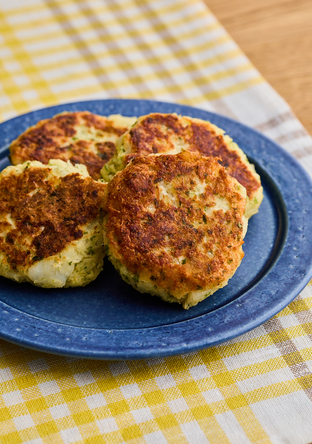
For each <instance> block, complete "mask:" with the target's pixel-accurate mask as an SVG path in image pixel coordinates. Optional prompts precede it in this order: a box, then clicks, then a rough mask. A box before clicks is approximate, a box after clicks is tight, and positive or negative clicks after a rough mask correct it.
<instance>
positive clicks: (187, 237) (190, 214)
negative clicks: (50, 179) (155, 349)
mask: <svg viewBox="0 0 312 444" xmlns="http://www.w3.org/2000/svg"><path fill="white" fill-rule="evenodd" d="M163 189H164V190H167V191H168V190H169V191H168V192H169V194H171V196H170V198H169V200H168V199H167V198H166V196H165V197H164V194H163V192H162V191H161V190H163ZM104 202H105V204H104V208H105V211H106V216H105V221H106V228H105V230H106V237H107V242H108V246H109V251H110V253H109V254H110V255H113V256H114V258H116V259H117V260H118V261H120V262H121V263H122V264H123V265H124V266H126V268H127V269H128V270H129V271H130V272H131V273H132V274H134V275H138V276H139V278H140V279H143V280H145V281H153V283H154V284H155V285H156V286H157V287H161V288H166V289H167V291H168V292H169V293H170V294H171V295H173V296H174V297H176V298H180V297H182V296H183V295H184V296H185V294H186V293H188V292H190V291H196V290H199V289H202V288H204V289H209V288H214V287H216V286H219V285H220V284H221V283H222V282H226V281H227V280H228V279H229V278H230V277H231V276H232V274H233V273H234V271H235V270H236V268H237V267H238V266H239V264H240V261H241V259H242V257H243V251H242V248H241V246H242V244H243V235H244V234H243V215H244V211H245V204H246V198H245V196H244V194H243V193H242V187H240V186H239V184H238V183H237V182H236V180H235V179H233V178H232V177H230V176H229V175H228V174H227V173H226V170H225V169H224V168H223V167H222V166H221V165H220V164H219V163H218V161H217V160H216V159H214V158H204V157H201V156H200V155H198V154H196V153H190V152H186V151H185V152H183V153H180V154H176V155H161V156H146V157H138V158H136V159H134V160H133V161H132V162H131V163H130V164H129V165H128V166H127V167H126V168H125V169H124V170H123V171H121V172H119V173H117V174H116V175H115V176H114V178H113V179H112V181H111V182H110V183H109V184H108V186H107V189H106V192H105V198H104ZM220 202H221V203H222V205H223V206H224V205H225V207H226V210H225V211H223V210H222V209H221V208H220V206H219V207H218V203H220Z"/></svg>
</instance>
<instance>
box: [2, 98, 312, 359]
mask: <svg viewBox="0 0 312 444" xmlns="http://www.w3.org/2000/svg"><path fill="white" fill-rule="evenodd" d="M121 102H122V103H123V104H125V103H126V104H130V103H132V104H133V103H134V104H136V105H137V106H140V104H141V105H142V104H144V106H145V107H146V106H149V107H156V108H173V109H174V108H175V109H176V110H175V111H174V110H173V111H167V112H178V111H177V110H180V111H179V113H180V114H183V110H184V111H185V112H186V111H187V110H188V113H184V115H192V114H193V116H194V117H195V115H196V116H199V118H204V117H201V116H205V118H206V119H207V116H209V120H211V121H212V122H213V123H214V120H217V121H222V122H224V123H225V125H223V123H222V125H223V126H221V124H220V123H218V124H217V125H218V126H221V127H222V128H223V127H224V126H225V128H224V129H226V133H227V134H229V133H231V131H229V129H228V128H232V127H234V128H235V129H236V130H238V131H241V132H242V134H243V133H244V134H246V133H247V134H251V135H253V137H254V138H256V140H259V144H260V145H261V147H262V148H263V149H267V148H268V147H269V150H268V151H267V152H266V151H265V152H264V154H263V153H262V157H261V159H259V158H256V159H255V160H257V162H258V163H259V165H260V166H261V167H262V168H263V169H264V170H265V171H266V173H267V174H268V175H269V177H270V178H271V179H272V180H273V182H274V183H275V184H276V183H278V184H279V185H281V186H282V185H284V188H283V189H282V190H281V189H280V188H279V187H278V186H277V189H278V191H279V192H280V193H281V195H282V197H283V201H284V203H285V205H286V210H287V213H288V220H287V223H288V228H287V233H286V236H285V244H284V246H283V248H282V251H281V252H280V254H279V257H278V258H277V259H276V261H275V264H274V265H273V267H272V268H271V269H269V271H268V273H267V274H266V275H265V276H264V279H265V278H267V279H268V277H267V276H268V275H271V274H272V276H271V279H272V278H273V284H275V285H273V287H274V288H273V289H270V294H271V295H272V296H273V293H274V298H275V299H274V304H273V305H272V306H266V307H265V309H264V307H263V304H261V298H259V297H258V298H257V297H256V296H257V295H256V294H255V292H256V291H259V290H260V295H263V294H264V293H263V292H264V288H262V287H263V285H264V282H263V281H264V279H262V280H261V281H260V282H258V283H257V284H256V285H255V286H254V287H252V288H251V289H249V290H247V291H246V292H245V293H243V294H242V295H241V296H239V297H238V298H237V299H235V300H233V301H231V302H229V303H227V304H225V305H224V306H222V307H220V308H218V309H217V310H215V311H212V312H209V313H206V314H202V315H200V316H198V317H196V318H191V319H187V320H184V321H179V322H176V323H174V324H169V325H160V326H157V327H145V328H138V329H131V328H130V329H111V330H108V329H96V328H85V327H75V326H71V325H67V324H60V323H56V322H54V321H49V320H45V319H43V318H39V317H36V316H34V315H31V314H28V313H26V312H23V311H20V310H18V309H17V308H14V307H12V306H10V305H7V304H6V303H4V302H2V301H0V309H1V310H0V337H1V338H2V339H5V340H7V341H9V342H13V343H15V344H18V345H21V346H24V347H28V348H32V349H35V350H39V351H44V352H48V353H54V354H58V355H65V356H72V357H81V358H89V359H114V360H115V359H119V360H120V359H144V358H155V357H167V356H173V355H177V354H183V353H188V352H194V351H197V350H200V349H203V348H208V347H212V346H216V345H219V344H221V343H224V342H226V341H228V340H231V339H234V338H236V337H239V336H241V335H242V334H244V333H247V332H248V331H250V330H252V329H254V328H256V327H258V326H259V325H261V324H263V323H264V322H265V321H267V320H268V319H270V318H272V317H273V316H274V315H276V314H277V313H279V312H280V311H281V310H282V309H283V308H285V307H286V306H287V305H288V304H289V303H290V302H291V301H292V300H293V299H294V298H295V297H296V296H297V295H298V294H299V293H300V291H301V290H302V289H303V288H304V287H305V286H306V284H307V283H308V282H309V280H310V278H311V277H312V239H311V240H310V239H309V237H308V236H306V234H307V233H308V232H309V230H311V229H312V200H311V203H309V199H304V196H303V195H305V194H306V193H307V192H309V193H311V194H312V180H311V178H310V176H309V175H308V173H307V172H306V171H305V170H304V169H303V167H302V166H301V165H300V163H299V162H298V161H297V160H296V159H295V158H294V157H293V156H292V155H291V154H289V153H288V152H287V151H286V150H284V149H283V148H282V147H280V146H279V145H278V144H276V142H274V141H272V140H271V139H269V138H268V137H266V136H264V135H263V134H261V133H260V132H258V131H257V130H255V129H253V128H251V127H248V126H247V125H245V124H242V123H240V122H238V121H236V120H234V119H231V118H228V117H225V116H222V115H220V114H218V113H214V112H212V111H207V110H204V109H200V108H196V107H191V106H189V105H183V104H178V103H171V102H161V101H155V100H145V99H121V98H108V99H98V100H81V101H73V102H69V103H64V104H57V105H53V106H50V107H45V108H41V109H37V110H34V111H31V112H28V113H25V114H22V115H19V116H16V117H13V118H12V119H9V120H7V121H5V122H2V123H1V124H0V133H1V130H2V129H3V127H5V126H8V127H9V126H10V125H14V122H15V121H19V120H23V119H27V117H31V118H33V117H35V116H36V115H39V114H42V113H44V114H50V113H51V116H52V115H54V114H55V113H56V112H55V111H54V110H60V109H63V110H65V108H74V107H77V106H78V107H79V106H86V105H87V107H92V106H94V105H95V104H96V105H98V106H100V105H102V106H103V107H104V106H105V105H106V104H107V105H109V104H112V103H114V106H116V104H117V105H118V104H119V103H121ZM71 110H72V109H69V111H71ZM190 111H191V112H190ZM58 112H60V111H58ZM160 112H165V111H160ZM53 113H54V114H53ZM109 114H112V113H111V112H110V113H109V112H107V113H105V114H103V115H109ZM194 114H195V115H194ZM124 115H125V113H124ZM128 115H131V113H129V114H128ZM43 118H46V117H43ZM37 120H38V119H37ZM39 120H41V118H39ZM260 142H261V143H260ZM238 144H239V143H238ZM6 148H7V146H3V147H2V150H4V149H6ZM272 148H273V149H272ZM2 150H1V151H2ZM1 151H0V152H1ZM247 156H248V157H249V156H251V155H250V152H249V153H248V152H247ZM251 157H254V156H251ZM278 160H279V161H282V162H283V165H282V167H283V168H284V169H285V168H286V170H287V171H288V173H289V177H285V174H283V172H282V173H281V172H280V171H278V170H277V171H276V170H274V168H275V167H276V164H278ZM272 161H274V162H272ZM272 168H273V169H272ZM268 170H269V171H270V173H269V172H268ZM295 177H296V180H298V178H300V180H301V186H300V189H299V190H298V191H297V193H296V195H294V193H293V188H291V187H290V188H289V189H287V188H285V182H286V184H289V183H290V182H289V181H290V180H291V179H293V180H294V178H295ZM295 197H296V201H294V198H295ZM299 197H300V198H301V199H299ZM300 204H303V206H300ZM299 208H300V209H301V213H302V214H305V216H304V217H305V220H304V225H303V227H302V223H303V222H302V221H301V219H300V216H302V214H301V213H300V214H299V212H298V209H299ZM302 218H303V216H302ZM300 221H301V223H299V222H300ZM294 236H295V238H294ZM300 236H301V237H300ZM304 236H305V237H304ZM299 238H301V240H303V239H305V240H304V248H303V250H302V249H300V251H298V247H296V248H297V250H296V253H298V254H300V255H301V261H298V260H297V261H295V260H294V259H295V257H296V255H294V253H292V254H293V257H292V258H293V260H294V263H296V262H297V264H296V265H295V266H294V267H295V269H296V271H297V273H298V275H296V277H295V279H293V281H292V282H288V286H289V285H290V288H291V290H289V288H288V291H287V292H286V297H285V296H284V297H283V298H281V300H279V299H278V297H277V296H278V294H279V293H281V291H282V290H281V289H280V288H276V285H277V283H276V282H275V283H274V276H275V275H277V276H279V275H278V273H279V272H280V271H281V270H284V271H286V270H287V267H286V266H285V264H284V266H283V264H282V261H285V260H286V262H287V260H288V261H289V258H290V256H291V254H290V251H288V250H289V248H293V249H294V239H295V240H296V242H298V241H299ZM300 246H302V245H300ZM302 257H304V258H305V261H303V260H302ZM307 259H308V260H307ZM299 262H300V263H299ZM287 266H288V267H289V264H288V265H287ZM277 268H278V270H277V271H276V269H277ZM299 276H300V279H299ZM275 279H276V276H275ZM269 281H270V279H269ZM271 285H272V282H271ZM285 288H286V289H287V284H286V283H284V286H283V289H284V290H285ZM0 291H1V289H0ZM261 292H262V293H261ZM266 297H267V295H266ZM251 298H252V299H251ZM238 300H239V302H238ZM251 301H252V302H254V303H255V306H254V307H253V308H252V309H251V308H250V306H248V304H249V305H250V303H251ZM262 302H263V301H262ZM238 304H239V306H240V310H238V314H239V316H238V317H237V316H236V317H235V320H236V321H237V319H239V320H240V319H241V317H242V316H241V315H242V313H243V311H244V313H245V311H246V309H247V310H249V318H250V319H249V320H246V319H245V322H244V323H242V324H241V325H239V326H237V325H234V324H233V314H235V307H236V308H238ZM233 311H234V312H233ZM221 312H222V313H221ZM236 312H237V310H236ZM251 314H254V315H255V319H253V318H252V317H251ZM8 319H9V320H10V321H11V323H12V320H13V325H17V324H18V325H19V326H22V328H17V329H15V328H11V329H10V328H6V327H5V326H6V325H7V324H10V323H9V322H6V321H7V320H8ZM231 319H232V320H231ZM2 321H3V322H2ZM14 322H15V323H16V324H14ZM209 322H210V323H212V324H213V325H215V324H216V323H218V325H219V328H218V329H217V330H215V329H214V328H212V329H211V327H209ZM236 323H237V322H236ZM11 325H12V324H11ZM210 325H211V324H210ZM194 329H195V331H196V333H197V337H195V338H192V334H193V331H194ZM173 330H174V331H173ZM78 333H79V335H80V336H81V338H79V339H80V341H78V343H77V341H76V343H74V344H73V343H72V342H71V337H75V339H77V334H78ZM172 333H174V337H172ZM72 335H73V336H72ZM125 336H127V338H126V339H128V341H126V342H127V343H126V346H125ZM51 337H53V340H52V339H51ZM84 338H85V339H84ZM143 339H144V341H145V343H144V341H143ZM156 340H158V341H159V342H158V343H157V344H156ZM106 342H107V343H108V345H107V344H106ZM103 344H105V346H103ZM90 347H91V349H90ZM103 347H104V348H103Z"/></svg>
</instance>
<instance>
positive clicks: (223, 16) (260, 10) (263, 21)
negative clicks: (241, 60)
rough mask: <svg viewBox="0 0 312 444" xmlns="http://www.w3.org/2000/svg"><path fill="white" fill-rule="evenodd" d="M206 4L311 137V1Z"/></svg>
mask: <svg viewBox="0 0 312 444" xmlns="http://www.w3.org/2000/svg"><path fill="white" fill-rule="evenodd" d="M204 1H205V3H206V4H207V6H208V8H209V9H210V10H211V11H212V12H213V13H214V15H215V16H216V17H217V18H218V20H219V21H220V22H221V24H222V25H223V26H224V28H225V29H226V30H227V31H228V32H229V34H230V35H231V37H232V38H233V39H234V40H235V41H236V43H237V44H238V45H239V47H240V48H241V49H242V50H243V52H244V53H245V54H246V55H247V57H248V58H249V59H250V60H251V62H252V63H253V64H254V66H255V67H256V68H257V69H258V70H259V71H260V72H261V74H262V75H263V76H264V77H265V79H266V80H267V81H268V82H269V83H270V84H271V85H272V86H273V88H274V89H275V90H276V91H277V92H278V93H279V94H280V95H281V96H282V97H283V98H284V99H285V100H286V102H288V104H289V105H290V106H291V108H292V109H293V111H294V113H295V114H296V115H297V117H298V118H299V120H300V121H301V122H302V124H303V125H304V126H305V128H306V129H307V130H308V131H309V133H310V134H312V1H311V0H204Z"/></svg>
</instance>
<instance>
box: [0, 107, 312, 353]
mask: <svg viewBox="0 0 312 444" xmlns="http://www.w3.org/2000/svg"><path fill="white" fill-rule="evenodd" d="M83 110H88V111H91V112H94V113H97V114H101V115H108V114H116V113H120V114H123V115H126V116H132V115H137V116H139V115H143V114H148V113H150V112H154V111H157V112H165V113H167V112H168V113H172V112H176V113H179V114H182V115H189V116H192V117H198V118H201V119H206V120H210V121H211V122H213V123H215V124H216V125H218V126H220V127H221V128H223V129H225V130H226V132H227V133H228V134H229V135H230V136H231V137H232V138H233V139H234V140H235V141H236V142H237V143H238V145H239V146H240V147H241V148H242V149H243V150H244V151H245V153H246V154H247V155H248V157H249V159H250V160H251V161H252V162H253V163H254V164H255V165H256V168H257V171H258V172H259V174H260V175H261V178H262V182H263V186H264V200H263V203H262V205H261V207H260V211H259V213H258V214H257V215H255V216H253V217H252V218H251V220H250V222H249V228H248V232H247V235H246V238H245V244H244V251H245V257H244V259H243V261H242V265H241V266H240V267H239V269H238V271H237V272H236V274H235V275H234V277H233V278H232V279H231V280H230V283H229V285H228V286H226V287H225V288H223V289H222V290H219V291H218V292H217V293H215V294H214V295H212V296H210V297H209V298H208V299H206V300H205V301H203V302H201V303H200V304H198V305H197V306H196V307H193V308H191V309H190V310H188V311H185V310H183V309H182V308H181V307H180V306H178V305H176V304H168V303H165V302H163V301H161V300H160V299H158V298H156V297H152V296H150V295H146V294H144V295H142V294H140V293H138V292H136V291H135V290H133V289H132V288H131V287H129V286H128V285H127V284H125V283H124V282H123V281H122V280H121V279H120V277H119V276H118V274H117V273H116V272H115V270H114V269H113V267H112V266H111V265H110V264H109V263H108V261H106V262H105V268H104V271H103V273H101V275H100V276H99V277H98V278H97V279H96V280H95V281H94V282H93V283H91V284H90V285H88V286H87V287H84V288H78V289H61V290H57V289H51V290H43V289H40V288H36V287H33V286H31V285H29V284H17V283H15V282H12V281H10V280H7V279H4V278H0V337H2V338H3V339H6V340H8V341H12V342H14V343H17V344H20V345H23V346H25V347H30V348H34V349H37V350H42V351H46V352H51V353H56V354H62V355H68V356H77V357H84V358H92V359H140V358H149V357H162V356H170V355H175V354H180V353H187V352H191V351H195V350H199V349H202V348H206V347H210V346H213V345H217V344H220V343H222V342H224V341H227V340H229V339H232V338H235V337H237V336H239V335H241V334H243V333H245V332H247V331H249V330H251V329H253V328H255V327H257V326H258V325H260V324H262V323H263V322H265V321H266V320H268V319H269V318H271V317H272V316H274V315H275V314H276V313H278V312H279V311H280V310H282V309H283V308H284V307H285V306H287V305H288V304H289V303H290V302H291V301H292V300H293V299H294V298H295V297H296V296H297V295H298V294H299V293H300V291H301V290H302V289H303V288H304V286H305V285H306V284H307V283H308V281H309V279H310V278H311V276H312V236H311V235H310V233H311V232H312V199H311V197H312V183H311V180H310V178H309V177H308V175H307V173H306V172H305V171H304V170H303V169H302V167H301V166H300V165H299V164H298V162H297V161H296V160H295V159H294V158H293V157H292V156H290V155H289V154H288V153H287V152H285V151H284V150H283V149H282V148H280V147H279V146H278V145H276V144H275V143H273V142H272V141H271V140H269V139H267V138H266V137H264V136H262V135H261V134H260V133H258V132H256V131H254V130H252V129H250V128H248V127H246V126H244V125H242V124H240V123H238V122H235V121H233V120H230V119H228V118H225V117H222V116H219V115H216V114H213V113H210V112H207V111H203V110H200V109H196V108H191V107H188V106H183V105H177V104H170V103H161V102H155V101H144V100H122V99H111V100H98V101H86V102H79V103H69V104H65V105H59V106H54V107H51V108H46V109H43V110H39V111H34V112H32V113H29V114H26V115H23V116H19V117H16V118H14V119H12V120H9V121H7V122H5V123H3V124H1V125H0V169H3V168H5V167H6V166H7V165H9V160H8V157H7V156H8V152H9V151H8V146H9V144H10V142H11V141H12V140H14V139H15V138H16V137H18V135H19V134H20V133H21V132H23V131H24V130H26V129H27V128H28V127H29V126H31V125H33V124H35V123H37V122H38V121H39V120H41V119H45V118H48V117H51V116H53V115H55V114H57V113H59V112H62V111H83Z"/></svg>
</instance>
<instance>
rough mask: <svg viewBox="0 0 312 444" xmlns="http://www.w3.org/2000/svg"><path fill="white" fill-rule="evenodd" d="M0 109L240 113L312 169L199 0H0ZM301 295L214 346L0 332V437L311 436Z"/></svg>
mask: <svg viewBox="0 0 312 444" xmlns="http://www.w3.org/2000/svg"><path fill="white" fill-rule="evenodd" d="M0 64H1V65H0V119H1V120H2V121H4V120H6V119H9V118H11V117H14V116H16V115H18V114H21V113H25V112H28V111H30V110H34V109H38V108H42V107H45V106H49V105H55V104H58V103H64V102H69V101H78V100H87V99H91V98H97V99H98V98H112V97H121V98H144V99H157V100H161V101H170V102H179V103H184V104H189V105H192V106H196V107H201V108H203V109H207V110H213V111H216V112H219V113H221V114H224V115H227V116H229V117H233V118H235V119H237V120H241V121H243V122H244V123H247V124H249V125H250V126H253V127H255V128H257V129H259V130H260V131H262V132H264V133H265V134H267V135H268V136H269V137H271V138H272V139H275V140H276V141H278V142H279V143H280V144H282V145H283V146H284V147H285V148H286V149H287V150H288V151H289V152H291V153H293V155H295V156H296V157H297V158H298V159H299V161H300V162H302V164H303V165H304V166H305V167H306V168H307V169H308V170H309V171H310V172H312V161H311V160H312V143H311V139H310V137H309V136H308V135H307V133H306V132H305V131H304V129H303V128H302V127H301V125H300V123H299V122H298V121H297V119H296V118H295V117H294V116H293V115H292V113H291V111H290V110H289V108H288V106H287V104H285V102H284V101H283V100H282V99H281V98H280V97H279V96H278V95H277V94H276V93H275V92H274V91H273V90H272V89H271V88H270V86H269V85H268V84H267V83H266V82H265V81H264V79H263V78H262V77H261V76H260V75H259V73H258V72H257V71H256V70H255V69H254V67H253V66H252V65H251V64H250V62H249V61H248V59H247V58H246V57H245V56H244V55H243V54H242V53H241V51H240V50H239V48H238V47H237V46H236V45H235V43H234V42H233V41H232V40H231V38H230V37H229V36H228V35H227V34H226V32H225V31H224V29H223V28H222V26H221V25H220V24H219V23H218V22H217V20H216V19H215V17H214V16H213V15H212V14H211V13H210V12H209V10H208V9H207V8H206V6H205V4H204V3H203V2H202V1H201V0H159V1H151V0H117V1H112V0H45V1H43V0H10V1H6V0H0ZM311 309H312V291H311V286H308V287H307V288H306V289H305V290H304V291H303V292H302V294H301V295H300V296H299V297H298V298H297V299H296V300H295V301H294V302H292V303H291V304H290V305H289V306H288V307H287V308H286V309H284V310H283V311H282V312H281V313H279V314H278V315H277V316H275V317H274V318H273V319H271V320H270V321H268V322H266V323H265V324H264V325H263V326H261V327H258V328H257V329H255V330H254V331H252V332H250V333H248V334H245V335H244V336H242V337H240V338H237V339H236V340H233V341H230V342H228V343H226V344H223V345H221V346H218V347H215V348H211V349H208V350H203V351H200V352H197V353H192V354H188V355H183V356H177V357H172V358H166V359H153V360H142V361H127V362H125V361H122V362H114V361H108V362H101V361H91V360H80V359H69V358H64V357H58V356H53V355H49V354H45V353H40V352H35V351H31V350H27V349H23V348H21V347H18V346H16V345H12V344H9V343H6V342H4V341H0V442H1V443H4V444H17V443H29V444H30V443H31V444H39V443H51V444H52V443H53V444H54V443H57V444H58V443H62V444H63V443H66V444H67V443H88V444H93V443H94V444H98V443H109V444H113V443H114V444H115V443H116V444H117V443H118V444H121V443H133V444H141V443H142V444H143V443H147V444H164V443H170V444H180V443H181V444H184V443H185V444H187V443H191V444H197V443H200V444H201V443H210V444H227V443H234V444H244V443H261V444H262V443H265V444H266V443H275V444H280V443H291V444H308V443H309V442H311V441H312V421H311V417H312V375H311V371H312V341H311V338H312V336H311V335H312V313H311Z"/></svg>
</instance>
